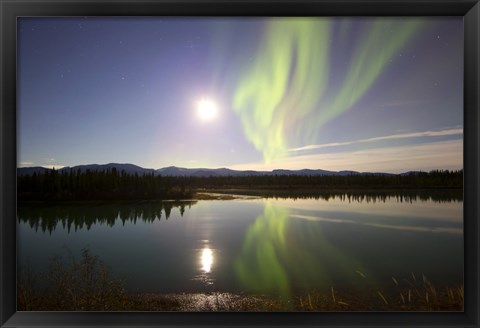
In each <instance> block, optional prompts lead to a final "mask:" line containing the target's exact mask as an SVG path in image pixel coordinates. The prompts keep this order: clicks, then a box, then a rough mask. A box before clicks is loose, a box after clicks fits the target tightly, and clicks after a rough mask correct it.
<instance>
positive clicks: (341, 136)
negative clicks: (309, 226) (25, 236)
mask: <svg viewBox="0 0 480 328" xmlns="http://www.w3.org/2000/svg"><path fill="white" fill-rule="evenodd" d="M462 29H463V23H462V20H461V18H455V17H444V18H442V17H436V18H433V17H432V18H428V17H417V18H415V17H409V18H406V17H403V18H400V17H392V18H382V17H371V18H368V17H365V18H355V17H317V18H307V17H305V18H261V17H259V18H233V17H231V18H227V17H220V18H213V17H212V18H194V17H193V18H174V17H171V18H169V17H158V18H157V17H145V18H127V17H125V18H101V17H97V18H93V17H83V18H81V17H78V18H21V19H19V21H18V40H19V45H18V54H19V55H18V67H19V69H18V77H19V84H18V131H19V138H18V139H19V140H18V141H19V151H18V154H19V158H18V165H19V166H48V167H51V166H55V167H61V166H74V165H79V164H91V163H99V164H101V163H110V162H121V163H133V164H137V165H140V166H143V167H147V168H160V167H164V166H170V165H175V166H180V167H211V168H218V167H229V168H233V169H256V170H262V169H269V170H270V169H276V168H285V169H302V168H311V169H328V170H358V171H369V170H373V171H382V172H405V171H408V170H431V169H460V168H462V167H463V161H462V158H463V149H462V144H463V129H462V127H463V30H462ZM201 99H205V101H209V102H212V104H213V105H214V106H215V108H216V111H217V113H216V114H215V118H214V119H208V120H206V119H199V117H198V116H197V115H196V106H197V105H196V104H197V103H198V102H199V101H200V100H201ZM213 105H212V106H213Z"/></svg>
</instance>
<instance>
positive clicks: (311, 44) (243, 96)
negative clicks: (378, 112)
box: [233, 18, 421, 163]
mask: <svg viewBox="0 0 480 328" xmlns="http://www.w3.org/2000/svg"><path fill="white" fill-rule="evenodd" d="M332 25H333V20H332V19H330V18H323V19H322V18H321V19H318V18H316V19H310V18H295V19H291V18H290V19H273V20H270V21H268V22H267V23H266V28H265V33H264V35H263V40H264V42H262V47H261V49H260V50H259V51H258V53H257V54H255V57H254V58H255V61H254V63H253V64H252V66H251V68H250V70H247V71H246V72H245V73H244V74H242V75H241V76H240V77H239V82H238V84H237V87H236V90H235V93H234V98H233V108H234V110H235V112H236V113H237V114H238V116H239V117H240V120H241V123H242V127H243V130H244V134H245V136H246V138H247V139H248V140H249V141H250V142H251V143H252V144H253V145H254V147H255V148H256V149H257V150H258V151H260V152H261V153H262V154H263V159H264V162H265V163H270V162H272V161H273V160H274V159H278V158H284V157H287V155H288V149H289V148H290V147H292V146H297V147H298V145H299V143H300V144H302V143H304V142H307V143H315V137H316V135H317V133H318V131H319V129H320V128H321V127H322V126H323V125H324V124H325V123H327V122H329V121H330V120H332V119H334V118H335V117H337V116H338V115H340V114H341V113H343V112H345V111H347V110H349V109H352V108H353V107H354V105H355V104H356V103H357V102H358V101H359V100H360V99H361V98H362V97H363V96H364V95H365V94H366V93H367V92H368V90H369V89H370V88H371V87H372V85H373V84H374V83H375V81H376V80H377V79H378V77H379V76H380V75H381V74H382V72H384V71H385V68H387V67H388V63H389V61H390V60H391V59H392V57H393V56H395V54H396V53H397V52H398V51H399V50H400V49H402V47H404V46H405V45H406V44H407V42H408V41H409V40H410V39H411V38H412V36H413V35H414V33H415V32H416V31H417V29H418V27H419V26H420V25H421V22H420V19H411V18H409V19H408V20H406V21H399V20H398V19H389V18H385V19H384V18H375V19H374V22H373V23H372V24H370V27H369V28H368V30H367V32H366V34H365V37H364V38H363V39H362V40H360V42H359V43H358V46H357V47H356V48H354V50H353V54H352V57H351V58H352V59H351V62H350V63H347V65H348V68H347V71H346V72H347V73H346V76H345V78H344V81H343V83H342V85H341V86H339V87H338V89H337V90H329V93H328V95H327V96H328V97H325V90H326V89H327V87H328V76H329V75H328V71H329V64H330V57H329V38H330V37H331V30H332ZM346 26H347V27H346V28H347V29H348V28H352V27H351V26H349V25H348V24H347V25H346ZM344 32H345V31H344ZM344 34H345V33H344ZM325 98H328V99H325ZM320 106H321V107H320ZM303 145H304V144H303Z"/></svg>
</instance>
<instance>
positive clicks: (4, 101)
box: [0, 0, 480, 327]
mask: <svg viewBox="0 0 480 328" xmlns="http://www.w3.org/2000/svg"><path fill="white" fill-rule="evenodd" d="M0 14H1V18H0V21H1V27H0V28H1V44H0V56H1V57H0V60H1V82H0V85H1V88H0V99H1V105H0V106H1V108H0V115H1V118H0V133H1V137H0V147H1V157H0V211H1V212H0V213H1V217H0V263H1V267H0V268H1V270H0V294H1V295H0V296H1V297H0V325H1V327H27V326H28V327H37V326H44V327H58V326H66V327H68V326H76V327H113V326H119V327H157V326H158V327H179V326H219V327H220V326H224V327H226V326H319V327H320V326H321V327H340V326H341V327H345V326H357V327H370V326H382V327H383V326H386V327H388V326H402V327H405V326H411V327H427V326H428V327H435V326H442V327H479V321H480V320H479V319H480V316H479V306H480V304H479V295H480V292H479V291H480V285H479V270H478V266H479V262H480V261H479V249H480V243H479V241H480V238H479V236H480V230H479V224H478V219H479V211H478V202H479V199H480V194H479V185H480V175H479V159H480V152H479V140H480V115H479V114H480V113H479V112H480V110H479V90H480V85H479V81H480V74H479V58H480V43H479V40H480V38H479V32H480V4H479V3H478V0H403V1H402V0H393V1H388V0H369V1H364V0H297V1H295V0H165V1H163V0H142V1H135V0H113V1H106V0H99V1H89V0H86V1H78V0H72V1H70V0H64V1H51V0H50V1H49V0H36V1H31V0H30V1H29V0H27V1H23V0H16V1H14V0H0ZM130 15H134V16H162V15H168V16H197V15H198V16H332V15H335V16H337V15H343V16H379V15H380V16H463V18H464V31H465V34H464V36H465V42H464V56H465V57H464V59H465V61H464V106H465V107H464V174H465V180H464V191H465V194H464V229H465V232H464V237H465V238H464V240H465V309H464V312H452V313H450V312H439V313H437V312H435V313H430V312H429V313H417V312H406V313H403V312H394V313H392V312H359V313H354V312H347V313H341V312H327V313H180V312H158V313H150V312H143V313H142V312H125V313H119V312H108V313H107V312H16V251H15V250H16V167H17V152H16V19H17V17H22V16H23V17H24V16H130Z"/></svg>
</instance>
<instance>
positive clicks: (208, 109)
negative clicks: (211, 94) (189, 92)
mask: <svg viewBox="0 0 480 328" xmlns="http://www.w3.org/2000/svg"><path fill="white" fill-rule="evenodd" d="M197 114H198V117H199V118H200V119H201V120H202V121H212V120H213V119H215V117H217V105H215V103H214V102H213V101H211V100H209V99H204V98H202V100H200V101H199V102H198V106H197Z"/></svg>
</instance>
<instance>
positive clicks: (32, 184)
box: [17, 168, 463, 201]
mask: <svg viewBox="0 0 480 328" xmlns="http://www.w3.org/2000/svg"><path fill="white" fill-rule="evenodd" d="M230 188H231V189H253V190H255V189H269V190H295V189H305V190H311V191H315V190H316V191H322V190H323V191H328V190H333V189H335V190H338V189H341V190H353V189H355V190H370V189H382V190H391V189H462V188H463V170H459V171H449V170H436V171H431V172H428V173H427V172H413V173H409V174H402V175H379V174H351V175H346V176H340V175H330V176H327V175H324V176H304V175H257V176H254V175H252V176H224V177H218V176H212V177H172V176H155V175H154V174H153V173H152V174H144V175H138V174H127V173H126V172H125V171H121V172H117V170H116V169H115V168H114V169H112V170H108V171H90V170H87V171H86V172H81V171H80V170H78V171H76V172H75V171H73V170H72V171H70V172H65V171H61V172H58V171H56V170H48V171H45V173H41V174H38V173H33V174H31V175H22V176H18V177H17V193H18V200H19V201H37V200H38V201H40V200H41V201H76V200H147V199H158V200H165V199H171V200H180V199H192V198H194V196H195V193H196V192H197V191H205V190H207V191H208V190H216V189H230Z"/></svg>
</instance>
